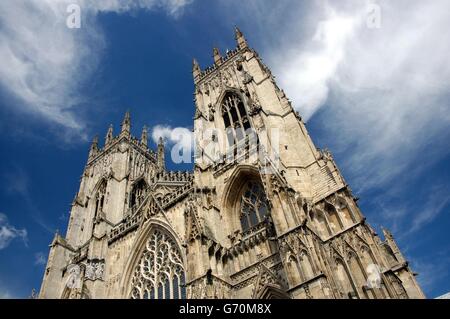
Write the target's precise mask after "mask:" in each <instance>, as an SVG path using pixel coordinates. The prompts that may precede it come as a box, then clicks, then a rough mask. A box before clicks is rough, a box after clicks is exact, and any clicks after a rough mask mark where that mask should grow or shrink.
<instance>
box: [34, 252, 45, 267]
mask: <svg viewBox="0 0 450 319" xmlns="http://www.w3.org/2000/svg"><path fill="white" fill-rule="evenodd" d="M46 263H47V258H46V255H45V254H44V253H43V252H37V253H35V254H34V264H35V265H36V266H42V265H45V264H46Z"/></svg>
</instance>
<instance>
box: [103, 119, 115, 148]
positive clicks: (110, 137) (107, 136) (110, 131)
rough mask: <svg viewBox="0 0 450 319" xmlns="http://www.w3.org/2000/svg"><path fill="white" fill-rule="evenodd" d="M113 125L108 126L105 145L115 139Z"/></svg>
mask: <svg viewBox="0 0 450 319" xmlns="http://www.w3.org/2000/svg"><path fill="white" fill-rule="evenodd" d="M113 137H114V136H113V125H112V124H110V125H109V128H108V133H106V138H105V145H106V144H109V143H111V141H112V140H113Z"/></svg>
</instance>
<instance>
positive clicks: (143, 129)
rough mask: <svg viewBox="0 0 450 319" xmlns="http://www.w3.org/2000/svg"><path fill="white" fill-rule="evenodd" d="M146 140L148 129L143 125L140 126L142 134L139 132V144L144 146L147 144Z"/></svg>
mask: <svg viewBox="0 0 450 319" xmlns="http://www.w3.org/2000/svg"><path fill="white" fill-rule="evenodd" d="M147 141H148V130H147V126H146V125H144V127H143V128H142V134H141V144H142V145H144V146H147Z"/></svg>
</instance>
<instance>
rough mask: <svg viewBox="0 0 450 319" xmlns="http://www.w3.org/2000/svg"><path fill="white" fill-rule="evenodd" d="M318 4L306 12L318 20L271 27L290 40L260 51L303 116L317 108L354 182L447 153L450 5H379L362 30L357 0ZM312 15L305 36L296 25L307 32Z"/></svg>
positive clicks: (366, 185)
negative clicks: (377, 20) (375, 24)
mask: <svg viewBox="0 0 450 319" xmlns="http://www.w3.org/2000/svg"><path fill="white" fill-rule="evenodd" d="M321 3H322V5H321V9H320V10H317V12H316V11H314V10H311V14H312V15H316V18H314V16H312V17H310V19H308V20H303V19H300V21H299V22H295V21H289V23H290V24H291V27H290V28H286V29H282V30H274V34H277V35H278V36H279V37H281V38H283V39H287V40H285V41H283V45H281V46H277V47H269V49H267V51H268V52H267V54H266V55H268V57H269V62H270V64H271V65H272V66H273V68H274V73H275V74H276V75H277V76H278V80H279V81H280V86H281V87H283V88H285V89H286V92H287V94H288V96H290V97H291V98H292V99H293V102H294V105H295V106H296V108H297V109H298V110H299V111H300V113H301V114H302V115H303V117H304V118H305V119H311V121H314V115H315V114H316V113H317V111H318V110H319V109H321V108H323V109H324V112H321V114H320V123H318V126H320V129H321V130H323V132H324V133H325V134H324V135H326V136H329V138H327V139H325V142H327V144H330V143H331V144H332V145H333V149H334V150H335V151H336V152H338V153H339V154H346V155H345V156H342V157H343V158H344V163H343V165H344V167H346V168H348V171H349V172H350V173H351V175H352V176H351V177H353V181H354V186H355V188H357V189H358V190H360V191H361V190H365V189H370V188H372V187H375V186H380V185H383V184H385V183H386V182H389V181H391V180H392V178H398V177H399V176H402V175H403V174H404V173H405V172H407V171H409V174H410V175H411V174H413V173H416V172H417V170H418V169H423V168H424V167H426V165H430V164H432V163H433V161H436V160H437V159H439V158H442V156H445V155H446V154H448V151H449V149H448V145H446V138H449V137H450V130H449V128H450V112H449V109H450V108H449V103H448V101H449V98H450V87H449V85H448V83H450V55H449V54H448V52H450V38H449V37H448V36H446V35H445V32H443V31H442V30H448V29H450V2H448V1H446V0H436V1H432V2H424V1H409V0H408V1H377V3H379V5H380V6H381V18H382V20H381V28H380V29H370V28H368V27H367V25H366V19H367V10H366V9H367V7H366V3H364V2H361V1H353V0H347V1H339V2H338V1H323V2H321ZM304 9H305V8H304V7H302V5H298V7H297V8H292V10H298V11H300V10H304ZM260 18H261V17H260ZM311 21H314V22H313V24H314V25H315V31H314V32H311V33H310V34H309V36H306V37H305V34H304V33H300V32H298V30H301V29H304V30H311V29H313V30H314V28H311ZM317 35H321V36H319V37H318V36H317ZM325 106H327V107H326V108H324V107H325ZM419 163H420V165H414V164H419ZM355 184H356V185H355Z"/></svg>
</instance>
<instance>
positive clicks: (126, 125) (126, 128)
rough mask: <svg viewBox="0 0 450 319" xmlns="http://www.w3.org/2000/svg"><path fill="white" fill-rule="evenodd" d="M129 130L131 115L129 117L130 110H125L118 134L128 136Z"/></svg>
mask: <svg viewBox="0 0 450 319" xmlns="http://www.w3.org/2000/svg"><path fill="white" fill-rule="evenodd" d="M130 131H131V117H130V111H127V112H126V113H125V117H124V118H123V121H122V130H121V132H120V134H124V135H127V136H129V135H130Z"/></svg>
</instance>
